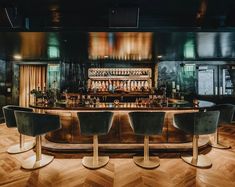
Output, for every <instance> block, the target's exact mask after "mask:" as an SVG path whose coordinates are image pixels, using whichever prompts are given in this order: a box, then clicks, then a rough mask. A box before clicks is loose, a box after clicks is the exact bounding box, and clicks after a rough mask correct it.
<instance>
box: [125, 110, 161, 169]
mask: <svg viewBox="0 0 235 187" xmlns="http://www.w3.org/2000/svg"><path fill="white" fill-rule="evenodd" d="M164 118H165V112H129V119H130V125H131V128H132V129H133V131H134V133H135V134H136V135H143V136H144V157H138V156H135V157H133V161H134V162H135V164H136V165H138V166H141V167H143V168H147V169H151V168H156V167H158V166H159V165H160V160H159V158H158V157H150V156H149V136H151V135H157V134H162V129H163V124H164Z"/></svg>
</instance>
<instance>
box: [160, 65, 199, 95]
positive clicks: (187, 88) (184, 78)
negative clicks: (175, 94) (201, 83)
mask: <svg viewBox="0 0 235 187" xmlns="http://www.w3.org/2000/svg"><path fill="white" fill-rule="evenodd" d="M195 67H196V66H195ZM173 81H174V82H175V86H176V85H179V86H180V91H181V92H183V94H184V95H195V94H196V86H197V85H196V83H197V79H196V69H194V70H193V71H186V68H185V63H184V62H183V61H162V62H160V63H159V64H158V86H161V85H166V86H167V92H168V95H169V94H170V93H171V90H172V82H173Z"/></svg>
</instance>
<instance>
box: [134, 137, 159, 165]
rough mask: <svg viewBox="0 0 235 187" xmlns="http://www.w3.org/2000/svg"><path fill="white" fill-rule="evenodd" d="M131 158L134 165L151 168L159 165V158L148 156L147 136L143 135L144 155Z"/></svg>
mask: <svg viewBox="0 0 235 187" xmlns="http://www.w3.org/2000/svg"><path fill="white" fill-rule="evenodd" d="M133 160H134V162H135V164H136V165H138V166H140V167H143V168H147V169H152V168H156V167H158V166H159V165H160V160H159V158H158V157H150V156H149V136H144V157H139V156H134V157H133Z"/></svg>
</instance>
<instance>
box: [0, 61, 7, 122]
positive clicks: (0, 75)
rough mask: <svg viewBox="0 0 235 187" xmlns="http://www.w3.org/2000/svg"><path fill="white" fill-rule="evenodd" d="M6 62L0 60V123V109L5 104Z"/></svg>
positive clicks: (0, 112)
mask: <svg viewBox="0 0 235 187" xmlns="http://www.w3.org/2000/svg"><path fill="white" fill-rule="evenodd" d="M5 91H6V62H5V61H4V60H0V122H1V121H2V118H3V114H2V110H1V108H2V107H3V106H4V105H5V104H6V96H5Z"/></svg>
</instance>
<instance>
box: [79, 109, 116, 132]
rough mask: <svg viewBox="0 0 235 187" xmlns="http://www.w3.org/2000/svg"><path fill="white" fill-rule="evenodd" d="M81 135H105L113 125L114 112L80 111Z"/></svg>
mask: <svg viewBox="0 0 235 187" xmlns="http://www.w3.org/2000/svg"><path fill="white" fill-rule="evenodd" d="M77 116H78V120H79V123H80V133H81V135H87V136H90V135H105V134H108V132H109V130H110V128H111V126H112V118H113V112H108V111H99V112H78V113H77Z"/></svg>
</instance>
